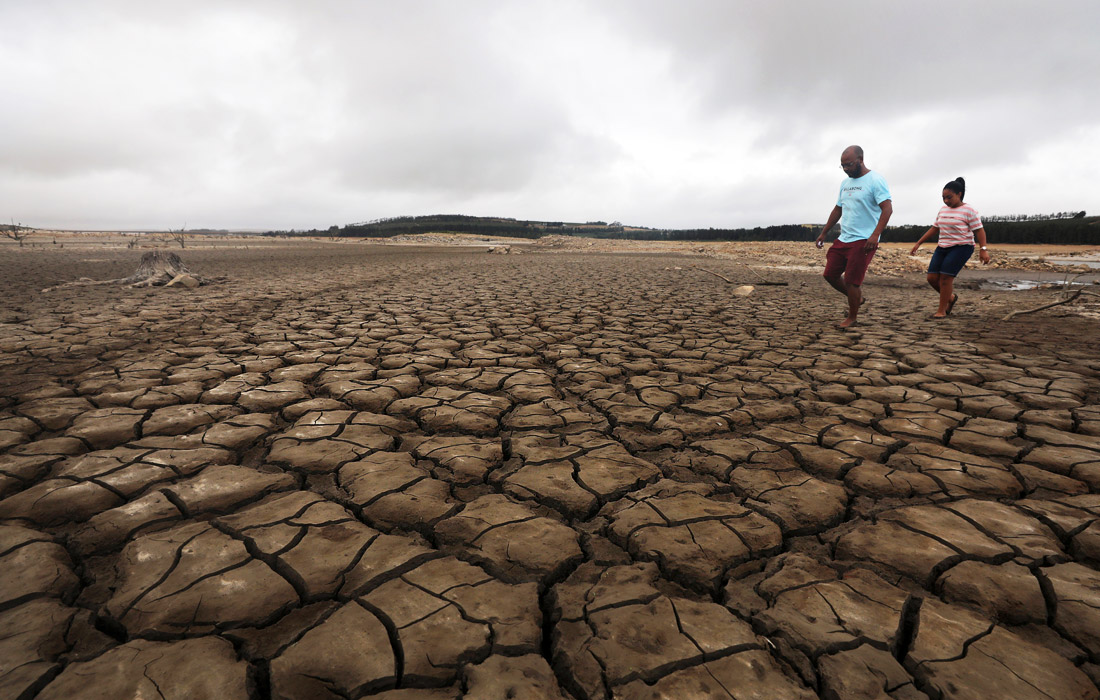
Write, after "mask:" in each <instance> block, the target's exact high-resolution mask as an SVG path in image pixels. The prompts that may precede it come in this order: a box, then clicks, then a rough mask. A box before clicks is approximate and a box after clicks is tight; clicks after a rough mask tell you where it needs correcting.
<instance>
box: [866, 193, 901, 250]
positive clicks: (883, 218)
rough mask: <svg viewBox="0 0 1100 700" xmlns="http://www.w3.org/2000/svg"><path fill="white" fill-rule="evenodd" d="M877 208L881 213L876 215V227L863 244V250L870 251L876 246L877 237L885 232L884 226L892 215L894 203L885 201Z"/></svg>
mask: <svg viewBox="0 0 1100 700" xmlns="http://www.w3.org/2000/svg"><path fill="white" fill-rule="evenodd" d="M878 208H879V209H881V210H882V213H881V214H879V215H878V225H877V226H875V232H874V233H872V234H871V237H870V238H868V239H867V242H866V243H864V244H863V247H864V249H865V250H871V249H872V248H874V247H875V246H877V245H878V239H879V236H881V235H882V232H883V231H885V230H886V224H887V222H889V221H890V216H891V215H892V214H893V213H894V203H893V201H891V200H889V199H886V200H883V201H882V203H881V204H879V205H878Z"/></svg>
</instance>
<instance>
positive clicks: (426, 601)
mask: <svg viewBox="0 0 1100 700" xmlns="http://www.w3.org/2000/svg"><path fill="white" fill-rule="evenodd" d="M264 243H265V245H263V246H258V247H252V246H250V247H248V248H245V247H241V248H232V249H230V248H219V249H217V250H214V249H211V250H203V249H196V250H195V251H193V252H192V253H190V257H189V260H188V262H189V264H191V265H193V266H194V268H195V269H196V270H200V271H202V273H203V274H204V275H207V274H209V275H211V276H217V277H222V276H224V277H225V280H224V282H223V283H221V284H218V285H204V286H200V287H197V288H194V289H189V290H186V291H184V290H178V289H175V288H150V289H144V290H133V289H128V288H121V287H117V286H106V285H100V286H86V287H80V288H67V287H62V288H58V289H55V290H53V291H51V293H50V295H49V298H48V299H46V298H43V297H41V296H37V295H31V294H28V293H26V292H27V291H34V290H37V289H39V288H40V287H41V281H40V280H41V279H51V280H58V281H62V280H64V279H73V278H76V277H78V276H89V277H95V278H100V279H106V278H110V277H113V276H115V275H114V274H112V273H111V268H112V267H115V268H117V265H118V264H119V263H120V262H125V259H124V258H123V257H122V256H123V254H124V253H123V252H122V251H119V252H115V251H112V250H110V249H105V250H104V251H102V253H100V251H98V250H97V257H96V258H95V259H88V258H87V256H86V255H85V253H84V252H79V251H75V250H69V247H66V248H65V249H64V250H60V249H58V250H49V251H47V250H44V249H25V250H22V251H21V252H20V253H19V256H17V257H18V261H17V262H18V263H19V264H15V263H14V262H12V260H9V259H8V258H0V293H4V294H5V298H11V299H18V300H19V310H18V311H17V312H13V313H11V314H6V315H4V316H3V318H2V319H0V630H2V632H0V697H13V698H26V699H27V700H31V699H32V698H62V697H64V698H68V697H77V696H79V697H105V698H106V697H112V698H114V697H139V696H140V697H146V696H149V697H158V696H160V695H163V696H165V697H169V696H178V697H213V696H217V697H226V698H236V697H240V698H249V699H252V700H255V699H256V698H288V699H289V698H303V699H305V698H309V699H312V698H332V699H333V700H337V699H344V698H348V699H350V698H355V699H356V700H359V699H361V698H379V699H381V700H411V699H414V698H415V699H416V700H458V699H460V698H469V699H486V700H488V699H490V698H491V699H493V700H495V699H496V698H506V697H515V698H525V699H527V698H530V699H532V700H542V699H544V698H545V699H552V700H563V699H565V698H571V699H573V700H596V699H599V700H605V699H606V700H610V699H611V698H616V699H622V700H626V699H630V700H635V699H638V698H675V699H676V700H681V699H683V698H736V699H738V700H744V698H750V697H752V698H769V699H786V698H790V699H792V700H809V699H810V698H825V699H827V700H886V699H890V700H928V699H936V700H946V699H957V698H1000V697H1004V698H1032V697H1035V698H1045V699H1048V700H1049V699H1050V698H1057V699H1059V700H1061V699H1063V698H1065V699H1067V700H1068V699H1071V698H1072V699H1094V698H1098V690H1097V687H1098V686H1097V683H1100V636H1098V634H1097V630H1100V613H1098V611H1100V573H1098V571H1100V360H1097V358H1098V357H1100V337H1098V336H1097V334H1096V332H1095V327H1094V326H1095V324H1093V323H1092V322H1091V321H1088V320H1085V319H1080V318H1076V317H1070V316H1067V317H1063V316H1059V315H1057V314H1059V313H1061V312H1062V311H1061V310H1060V309H1054V310H1050V311H1047V312H1040V313H1037V314H1031V315H1028V316H1024V317H1017V318H1016V319H1013V321H1012V322H1010V323H1002V324H989V323H985V322H984V321H983V319H987V318H989V317H994V316H993V315H994V314H995V315H996V317H1000V316H1003V315H1004V309H1007V308H1008V307H1009V306H1012V305H1018V303H1019V302H1018V296H1012V295H1011V293H1008V292H996V291H992V292H988V293H983V294H981V295H980V296H979V295H978V294H976V293H974V292H967V295H968V297H967V298H966V299H965V302H964V304H962V305H960V306H959V307H957V309H956V311H955V313H954V314H953V315H952V317H951V318H949V319H947V320H946V321H941V322H937V323H931V322H928V321H926V320H925V316H926V315H927V311H928V308H929V307H928V301H929V299H928V295H927V293H926V291H923V290H924V286H925V285H924V284H923V277H922V276H921V275H919V274H918V275H916V276H915V277H913V278H912V279H908V278H895V279H894V281H893V282H891V283H890V284H889V285H887V284H883V283H882V280H881V278H879V277H878V276H876V273H875V269H874V267H873V266H872V270H871V276H870V277H869V279H868V284H867V293H868V299H869V301H868V304H867V305H866V306H865V307H864V310H863V312H862V313H861V316H860V325H859V326H857V327H855V328H854V329H850V330H848V331H840V330H837V329H836V328H834V327H833V322H835V321H836V320H838V316H839V315H840V314H841V313H842V306H843V304H842V302H843V300H842V299H840V298H839V296H838V295H835V294H833V293H832V292H831V290H829V289H828V288H827V286H826V285H825V284H824V283H823V281H822V280H821V279H820V277H819V276H817V275H814V274H803V273H800V272H796V271H783V270H769V271H768V274H769V275H770V276H774V277H775V278H776V279H777V280H779V281H784V282H787V285H786V286H779V285H775V286H760V287H758V288H757V289H756V290H755V291H754V292H753V293H752V294H751V295H749V296H737V295H734V294H732V287H730V286H729V285H727V284H725V283H724V282H722V280H721V279H720V278H719V277H717V276H716V275H705V276H704V275H701V274H699V273H698V271H697V270H693V269H691V268H689V267H685V266H676V265H671V264H670V261H669V260H668V259H667V257H661V256H654V255H615V254H610V253H605V254H600V255H590V254H587V255H581V254H577V253H569V252H557V253H553V254H548V253H539V252H538V251H535V254H531V255H523V256H486V255H482V254H477V253H474V252H469V251H467V250H464V249H451V250H442V249H432V248H427V247H421V248H401V247H398V246H377V245H369V244H364V243H351V242H346V241H341V242H340V243H328V242H316V241H315V242H306V241H303V240H295V241H281V240H280V241H266V240H265V241H264ZM790 245H795V244H790ZM85 252H86V251H85ZM100 256H102V257H100ZM747 262H749V263H750V264H751V261H747ZM711 265H712V266H714V267H716V269H717V268H718V267H728V268H729V269H727V270H717V271H718V272H719V273H722V274H724V275H725V276H727V277H729V278H737V279H740V277H743V274H744V265H743V264H741V263H739V262H735V261H725V260H717V259H716V260H713V261H712V262H711ZM726 273H728V274H726ZM20 290H22V291H20ZM184 294H185V295H187V297H186V298H187V301H186V303H181V301H180V300H181V299H182V298H183V297H182V296H181V295H184ZM1035 294H1037V295H1041V294H1043V292H1038V291H1037V292H1035ZM1001 307H1004V308H1001Z"/></svg>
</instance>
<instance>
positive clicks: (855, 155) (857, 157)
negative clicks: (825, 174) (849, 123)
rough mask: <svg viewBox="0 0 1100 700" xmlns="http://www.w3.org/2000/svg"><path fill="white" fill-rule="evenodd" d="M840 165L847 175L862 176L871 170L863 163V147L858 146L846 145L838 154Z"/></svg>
mask: <svg viewBox="0 0 1100 700" xmlns="http://www.w3.org/2000/svg"><path fill="white" fill-rule="evenodd" d="M840 167H841V169H843V170H844V174H845V175H847V176H848V177H863V176H864V175H866V174H867V173H869V172H871V171H870V170H868V169H867V166H866V165H864V164H863V149H862V148H860V147H859V146H848V147H847V148H845V149H844V152H843V153H841V154H840Z"/></svg>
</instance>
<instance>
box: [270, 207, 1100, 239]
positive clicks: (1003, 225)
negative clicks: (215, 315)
mask: <svg viewBox="0 0 1100 700" xmlns="http://www.w3.org/2000/svg"><path fill="white" fill-rule="evenodd" d="M1063 214H1068V216H1064V215H1041V216H1042V218H1036V217H1037V216H1040V215H1019V216H991V217H983V218H982V221H983V222H986V223H989V224H992V227H987V233H988V235H989V240H990V242H998V243H1024V244H1044V245H1059V244H1061V245H1100V217H1096V216H1092V217H1088V216H1085V212H1083V211H1082V212H1064V213H1063ZM927 230H928V226H926V225H920V226H915V225H906V226H890V227H888V228H887V230H886V233H885V239H886V240H888V241H896V242H903V243H904V242H915V241H916V240H917V239H919V238H920V237H921V236H922V235H924V232H925V231H927ZM820 232H821V225H819V224H781V225H776V226H757V227H754V228H705V229H704V228H696V229H654V228H644V227H633V226H624V225H623V224H621V223H620V222H617V221H616V222H612V223H610V224H609V223H605V222H603V221H590V222H586V223H568V222H563V221H525V220H521V219H509V218H498V217H480V216H465V215H458V214H455V215H450V214H433V215H428V216H402V217H393V218H388V219H376V220H374V221H368V222H363V223H355V224H347V225H345V226H331V227H329V228H328V229H327V230H319V229H311V230H309V231H296V230H295V231H268V232H266V233H265V234H264V235H267V236H287V235H289V236H328V237H331V238H343V237H348V238H392V237H394V236H409V235H418V234H425V233H462V234H470V235H477V236H502V237H510V238H529V239H536V238H542V237H543V236H551V235H560V236H578V237H587V238H605V239H622V240H648V241H654V240H662V241H811V240H813V239H814V238H816V237H817V235H818V233H820Z"/></svg>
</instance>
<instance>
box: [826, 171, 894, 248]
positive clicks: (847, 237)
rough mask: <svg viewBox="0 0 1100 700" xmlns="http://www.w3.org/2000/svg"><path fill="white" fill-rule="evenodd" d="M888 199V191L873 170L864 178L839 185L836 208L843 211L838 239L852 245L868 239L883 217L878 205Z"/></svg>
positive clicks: (884, 181) (881, 179) (883, 181)
mask: <svg viewBox="0 0 1100 700" xmlns="http://www.w3.org/2000/svg"><path fill="white" fill-rule="evenodd" d="M887 199H890V188H888V187H887V186H886V180H884V179H883V178H882V176H881V175H879V174H878V173H876V172H875V171H874V170H872V171H870V172H868V173H867V174H866V175H864V176H863V177H850V178H847V179H846V180H845V181H844V182H842V183H841V184H840V196H839V197H837V200H836V205H837V206H838V207H840V208H841V209H842V212H841V216H840V237H839V238H837V240H838V241H840V242H841V243H851V242H852V241H864V240H867V239H868V238H870V237H871V234H872V233H874V232H875V227H876V226H878V220H879V217H880V216H882V209H880V208H879V206H878V205H880V204H882V203H883V202H885V201H886V200H887Z"/></svg>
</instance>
